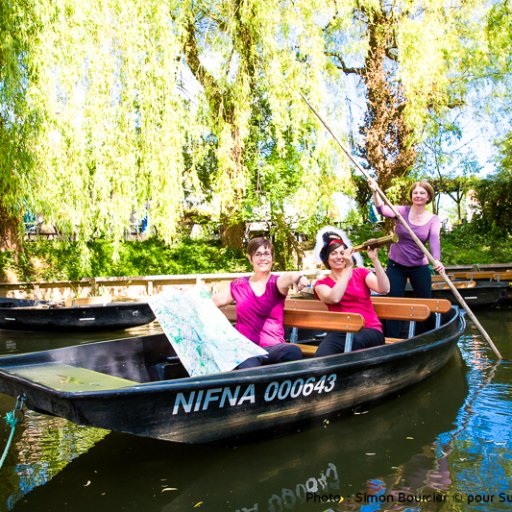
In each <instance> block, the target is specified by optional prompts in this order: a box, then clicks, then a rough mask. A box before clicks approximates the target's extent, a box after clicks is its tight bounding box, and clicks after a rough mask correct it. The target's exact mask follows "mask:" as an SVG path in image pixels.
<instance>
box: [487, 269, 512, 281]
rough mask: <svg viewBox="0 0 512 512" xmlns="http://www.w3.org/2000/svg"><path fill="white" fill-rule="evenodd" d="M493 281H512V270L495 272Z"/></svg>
mask: <svg viewBox="0 0 512 512" xmlns="http://www.w3.org/2000/svg"><path fill="white" fill-rule="evenodd" d="M492 279H493V281H498V282H500V281H512V272H511V271H510V270H509V271H507V272H493V274H492Z"/></svg>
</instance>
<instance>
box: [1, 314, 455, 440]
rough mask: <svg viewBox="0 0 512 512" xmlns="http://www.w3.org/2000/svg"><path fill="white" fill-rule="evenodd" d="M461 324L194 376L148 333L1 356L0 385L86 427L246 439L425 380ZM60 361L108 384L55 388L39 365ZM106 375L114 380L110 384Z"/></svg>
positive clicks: (445, 356)
mask: <svg viewBox="0 0 512 512" xmlns="http://www.w3.org/2000/svg"><path fill="white" fill-rule="evenodd" d="M455 310H456V308H454V311H455ZM464 328H465V322H464V318H463V315H462V314H460V313H459V312H458V311H457V313H456V314H454V317H453V318H452V319H451V320H450V321H449V322H448V323H447V324H446V325H443V326H442V327H441V328H439V329H436V330H432V331H429V332H427V333H424V334H422V335H420V336H416V337H414V338H411V339H409V340H407V341H404V342H400V343H395V344H390V345H385V346H382V347H376V348H372V349H368V350H364V351H357V352H351V353H348V354H340V355H335V356H330V357H325V358H312V359H304V360H302V361H296V362H289V363H282V364H276V365H268V366H262V367H258V368H252V369H248V370H239V371H233V372H226V373H221V374H217V375H210V376H203V377H194V378H189V377H185V376H184V374H183V368H182V367H181V365H180V363H179V362H177V361H176V358H175V357H173V355H172V354H173V351H172V349H171V346H170V344H169V343H168V342H167V340H166V339H165V337H164V336H163V335H151V336H143V337H138V338H129V339H125V340H115V341H109V342H101V343H92V344H87V345H80V346H76V347H68V348H65V349H57V350H51V351H45V352H37V353H32V354H24V355H18V356H6V357H2V358H0V391H1V392H3V393H6V394H9V395H11V396H19V395H22V394H24V395H26V397H27V406H28V407H29V408H31V409H34V410H36V411H39V412H43V413H45V414H52V415H56V416H60V417H63V418H66V419H68V420H70V421H72V422H75V423H78V424H81V425H90V426H94V427H101V428H105V429H109V430H114V431H118V432H125V433H129V434H134V435H138V436H145V437H152V438H158V439H163V440H168V441H174V442H181V443H212V442H219V441H223V440H227V439H237V440H242V439H244V438H246V437H251V438H254V437H259V436H262V435H272V434H274V433H277V432H282V431H289V430H295V429H297V428H303V427H304V426H307V425H312V424H316V423H318V422H319V421H322V420H325V419H328V418H331V417H333V416H335V415H338V414H341V413H344V412H350V411H352V410H353V409H354V408H356V407H359V406H361V405H363V404H367V403H370V402H375V401H379V400H382V399H384V398H385V397H387V396H390V395H393V394H396V393H398V392H399V391H401V390H403V389H405V388H407V387H409V386H411V385H414V384H416V383H418V382H420V381H422V380H424V379H426V378H428V377H429V376H431V375H433V374H434V373H435V372H437V371H438V370H439V369H440V368H442V367H443V366H444V365H445V364H446V362H447V361H448V360H449V359H450V358H451V357H452V355H453V353H454V351H455V350H456V344H457V340H458V338H459V337H460V336H461V334H462V333H463V331H464ZM166 361H171V362H170V363H169V362H166ZM57 363H58V364H59V365H69V366H70V367H71V366H72V367H73V368H77V367H80V368H85V369H86V370H84V371H87V369H89V370H91V371H93V372H102V375H104V376H105V377H106V378H107V382H106V383H102V384H98V386H100V387H99V388H98V389H97V390H95V388H94V386H93V385H92V384H91V385H90V386H87V385H85V388H87V389H85V388H84V389H83V390H80V389H79V390H76V389H75V390H73V391H70V388H67V386H68V385H71V384H69V383H72V382H73V378H72V376H70V377H69V376H68V377H66V376H65V375H63V376H62V379H63V381H62V384H61V385H59V386H57V387H60V388H61V389H55V388H52V387H51V386H50V385H49V384H48V383H47V382H46V383H45V382H44V379H43V380H41V379H42V377H40V376H39V377H37V375H42V373H41V372H38V371H37V370H38V368H39V369H44V367H45V366H48V365H52V364H57ZM26 368H32V369H33V370H34V372H33V375H35V377H34V379H33V380H32V379H30V378H27V376H26V375H25V376H24V375H23V371H22V370H23V369H26ZM166 372H167V373H166ZM177 372H178V373H177ZM179 372H182V373H181V374H180V373H179ZM180 375H181V378H179V377H180ZM109 376H112V378H113V379H118V381H116V382H115V383H114V381H112V382H113V383H112V388H111V389H107V388H108V386H109V382H108V377H109ZM162 377H164V378H165V377H168V378H169V380H158V379H161V378H162ZM176 377H178V378H176ZM38 378H39V382H38V381H37V379H38ZM66 379H68V380H69V382H67V380H66ZM119 379H125V380H126V382H122V381H121V382H120V383H119ZM76 380H77V379H75V381H76ZM114 384H115V386H121V387H116V388H115V389H114V388H113V387H114ZM91 386H92V387H91ZM105 386H107V388H105Z"/></svg>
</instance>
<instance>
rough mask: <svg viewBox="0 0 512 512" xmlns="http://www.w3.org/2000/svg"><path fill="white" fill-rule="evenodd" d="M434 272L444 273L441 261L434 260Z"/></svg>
mask: <svg viewBox="0 0 512 512" xmlns="http://www.w3.org/2000/svg"><path fill="white" fill-rule="evenodd" d="M434 270H435V271H436V272H439V273H441V272H444V265H443V264H442V263H441V262H440V261H439V260H434Z"/></svg>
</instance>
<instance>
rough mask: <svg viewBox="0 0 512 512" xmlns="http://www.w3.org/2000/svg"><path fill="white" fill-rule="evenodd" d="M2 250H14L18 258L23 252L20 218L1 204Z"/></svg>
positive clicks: (0, 234)
mask: <svg viewBox="0 0 512 512" xmlns="http://www.w3.org/2000/svg"><path fill="white" fill-rule="evenodd" d="M0 251H13V252H14V256H15V258H16V259H17V258H18V255H19V254H20V253H21V252H23V245H22V243H21V237H20V220H19V218H17V217H13V216H12V215H11V214H10V213H9V212H8V211H7V210H6V209H5V207H4V206H3V205H1V204H0Z"/></svg>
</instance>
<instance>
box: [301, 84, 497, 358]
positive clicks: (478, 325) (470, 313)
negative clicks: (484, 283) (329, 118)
mask: <svg viewBox="0 0 512 512" xmlns="http://www.w3.org/2000/svg"><path fill="white" fill-rule="evenodd" d="M300 95H301V96H302V99H303V100H304V101H305V102H306V104H307V106H308V107H309V108H310V109H311V110H312V112H313V113H314V114H315V115H316V117H318V119H319V120H320V122H321V123H322V124H323V125H324V126H325V128H326V129H327V131H328V132H329V133H330V134H331V135H332V137H333V139H334V140H335V141H336V143H337V144H338V146H339V147H340V148H341V150H342V151H343V153H345V155H346V156H347V157H348V159H349V160H350V161H351V162H352V163H353V164H354V165H355V166H356V168H357V169H359V171H360V172H361V173H362V174H363V176H364V177H365V178H366V179H367V180H371V179H372V177H371V176H370V175H369V174H368V172H366V170H365V169H364V168H363V167H361V165H359V164H358V163H357V161H356V160H355V159H354V157H353V156H352V155H351V154H350V153H349V151H347V150H346V149H345V146H343V144H342V143H341V142H340V141H339V139H338V137H336V135H335V134H334V132H333V131H332V130H331V128H330V127H329V125H328V124H327V123H326V122H325V121H324V120H323V119H322V117H321V116H320V114H319V113H318V112H317V111H316V110H315V109H314V108H313V106H312V105H311V103H310V102H309V101H308V99H307V98H306V97H305V96H304V94H302V93H300ZM376 185H377V187H376V190H375V192H377V193H378V194H379V196H380V197H381V198H382V200H383V201H384V203H385V204H386V205H387V206H389V207H390V208H391V210H392V212H393V213H394V214H395V217H396V218H397V219H398V220H399V221H400V222H401V223H402V225H403V226H404V228H405V229H406V230H407V232H408V233H409V235H411V238H412V239H413V240H414V242H415V243H416V245H417V246H418V247H419V248H420V249H421V251H422V252H423V254H425V256H426V257H427V258H428V261H429V262H430V263H431V264H432V265H434V264H435V263H434V261H435V260H434V257H433V256H432V254H430V252H429V250H428V249H427V248H426V247H425V245H424V244H423V243H422V241H421V240H420V239H419V238H418V237H417V236H416V234H415V233H414V231H413V230H412V229H411V228H410V226H409V224H407V222H406V221H405V219H404V218H403V217H402V215H400V213H398V211H397V210H396V208H395V207H394V206H393V204H392V203H391V202H390V201H389V199H388V198H387V197H386V195H385V194H384V192H383V191H382V190H381V189H380V187H379V186H378V184H376ZM439 273H440V274H441V277H442V278H443V279H444V281H445V282H446V284H447V285H448V286H449V287H450V290H451V291H452V293H453V295H454V296H455V298H456V299H457V301H458V302H459V304H460V305H461V306H462V307H463V308H464V310H465V311H466V313H467V314H468V316H469V318H470V319H471V321H472V322H473V323H474V324H475V326H476V328H477V329H478V330H479V331H480V334H481V335H482V336H483V337H484V339H485V341H487V343H488V344H489V346H490V347H491V349H492V350H493V352H494V353H495V354H496V357H498V359H503V357H502V355H501V354H500V352H499V350H498V349H497V348H496V345H495V344H494V343H493V341H492V340H491V337H490V336H489V334H487V331H486V330H485V329H484V328H483V327H482V324H481V323H480V322H479V321H478V319H477V318H476V316H475V314H474V313H473V311H471V309H470V308H469V306H468V305H467V304H466V301H465V300H464V299H463V298H462V295H461V294H460V293H459V290H457V288H455V285H454V284H453V283H452V281H451V280H450V278H449V277H448V276H447V275H446V272H445V271H444V270H443V271H442V272H439Z"/></svg>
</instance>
